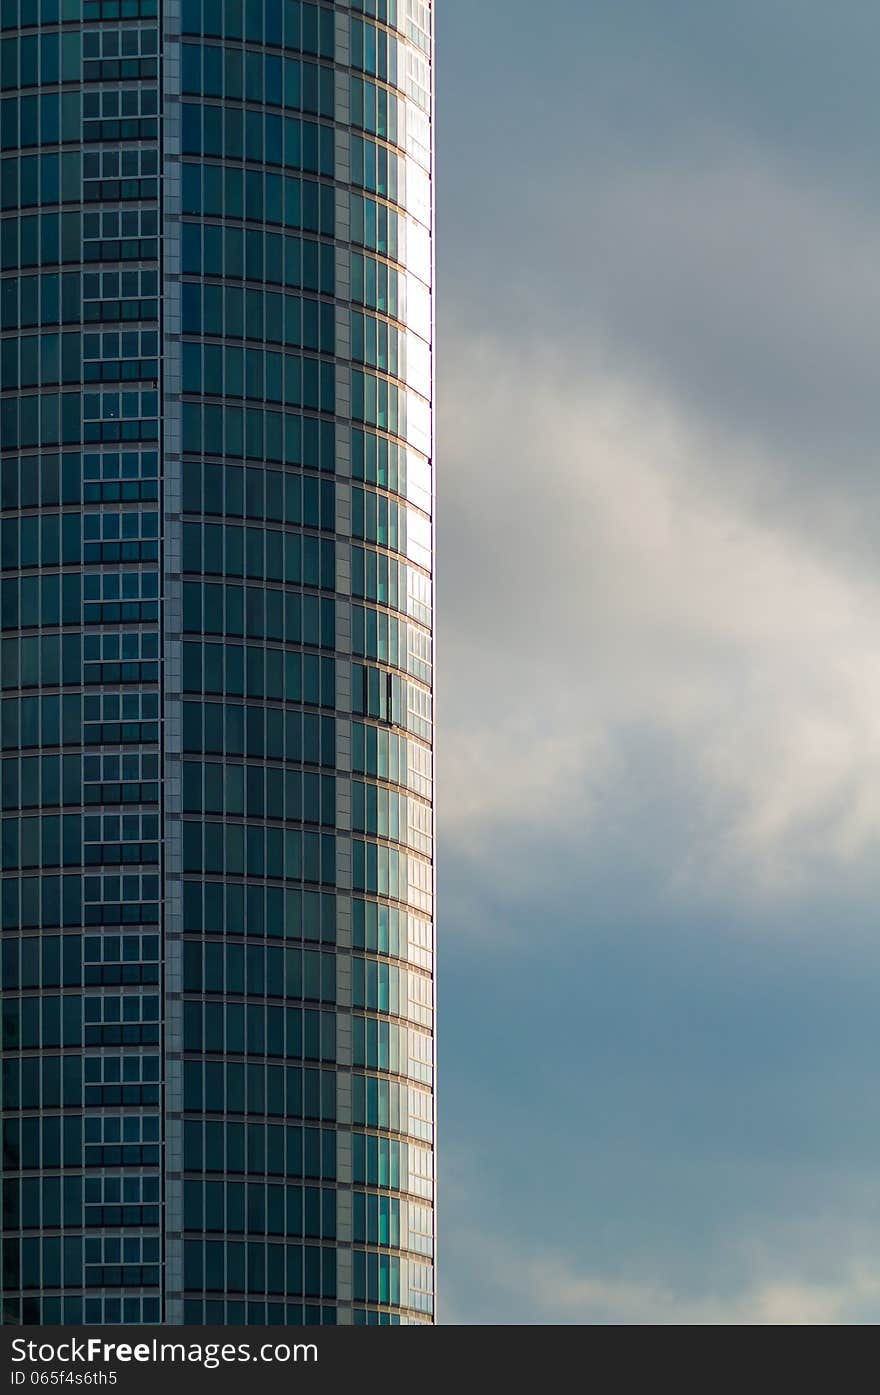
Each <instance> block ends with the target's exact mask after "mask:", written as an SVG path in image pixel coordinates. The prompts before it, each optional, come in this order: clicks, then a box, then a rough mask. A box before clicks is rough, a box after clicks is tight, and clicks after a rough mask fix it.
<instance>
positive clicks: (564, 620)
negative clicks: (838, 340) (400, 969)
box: [439, 330, 880, 892]
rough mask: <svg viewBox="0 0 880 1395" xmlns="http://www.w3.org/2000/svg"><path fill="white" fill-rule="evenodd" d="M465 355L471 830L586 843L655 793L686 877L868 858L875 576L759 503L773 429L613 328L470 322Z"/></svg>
mask: <svg viewBox="0 0 880 1395" xmlns="http://www.w3.org/2000/svg"><path fill="white" fill-rule="evenodd" d="M445 356H446V363H447V367H446V370H445V375H444V381H443V386H442V398H441V413H442V419H443V421H444V422H445V431H444V471H443V485H442V492H441V501H440V504H441V509H440V528H441V536H440V557H441V564H442V563H443V562H444V559H445V566H444V567H443V570H442V573H441V578H440V585H441V588H442V605H441V616H445V623H444V622H443V621H441V623H442V624H444V627H443V628H442V629H441V635H440V642H441V654H442V656H443V657H442V663H441V682H442V674H443V672H444V670H445V672H446V673H447V674H452V675H454V681H452V682H449V683H447V686H446V688H445V690H444V689H441V712H442V713H443V717H444V721H443V729H444V730H445V749H444V750H443V752H442V759H441V762H440V769H441V783H440V786H439V798H440V804H441V820H442V822H441V826H444V824H445V827H446V831H447V839H448V840H449V841H450V842H451V845H452V846H455V847H459V848H462V849H467V848H470V849H472V850H474V851H475V852H476V851H477V850H479V851H481V852H485V843H486V840H487V839H488V840H492V839H496V840H497V839H498V838H499V836H500V834H502V833H503V834H505V836H506V835H507V834H508V833H509V831H510V829H511V827H516V826H519V827H520V828H521V829H523V830H531V831H532V832H533V833H534V832H536V831H540V833H541V835H542V836H543V835H547V836H549V835H550V833H551V831H552V834H553V836H556V835H557V834H558V833H559V831H560V830H562V831H563V836H566V837H567V838H568V839H569V840H570V841H571V843H572V845H573V846H575V847H578V846H580V847H581V849H582V852H583V855H584V856H587V855H588V854H589V847H590V842H591V839H592V837H593V832H594V830H595V823H596V819H597V816H598V815H599V814H600V813H601V817H602V821H603V824H604V825H606V826H607V824H608V821H609V819H611V820H612V821H613V820H614V818H615V817H620V818H623V819H629V818H632V817H633V816H634V815H635V817H636V818H637V817H638V810H639V807H640V805H641V804H644V805H648V804H650V806H651V807H652V810H653V812H654V813H655V814H656V815H659V817H660V819H661V822H665V824H666V828H665V829H661V832H660V837H661V841H662V842H663V844H664V855H665V856H667V857H669V856H670V854H671V860H670V862H669V865H668V868H667V872H666V878H667V882H668V884H669V885H670V886H673V885H675V884H676V883H682V882H688V881H694V879H696V880H697V881H698V882H705V880H706V878H707V876H711V875H713V874H722V873H724V872H726V873H727V874H731V875H734V876H737V877H741V876H742V874H743V872H746V873H748V874H749V876H751V877H753V878H755V884H756V885H760V887H761V888H762V889H763V890H764V891H776V892H780V891H781V892H788V891H790V890H792V888H796V889H803V887H804V886H805V885H806V884H808V883H809V882H810V881H811V880H812V879H814V878H815V877H816V876H817V875H818V876H822V877H826V878H827V877H828V876H829V875H832V876H833V875H842V874H843V873H845V872H851V871H852V870H853V868H854V867H855V866H856V864H857V863H859V862H860V861H864V860H866V859H867V858H869V857H871V858H873V857H874V854H875V853H876V851H877V849H878V846H880V644H878V627H877V621H876V616H877V614H878V606H880V578H878V576H876V575H874V574H872V573H871V572H869V571H867V570H866V569H865V568H864V567H861V566H857V565H854V564H853V563H852V560H851V557H850V555H849V553H848V552H846V551H845V550H843V549H841V550H840V551H839V552H837V553H835V551H834V550H833V549H829V548H828V546H827V545H826V543H825V541H824V540H822V541H818V540H815V539H813V538H812V537H811V536H810V534H809V532H806V531H804V530H803V529H801V530H800V531H798V530H797V528H792V529H787V528H785V527H784V526H782V524H781V523H780V522H779V521H778V520H774V521H770V522H768V521H767V520H766V519H765V518H764V517H762V509H761V499H760V495H759V494H758V495H756V494H755V491H754V489H753V487H752V485H751V483H750V484H749V485H748V486H747V487H746V488H741V487H740V485H739V483H738V482H739V481H741V480H746V481H749V482H752V481H754V480H755V479H761V478H764V477H772V475H773V472H774V470H775V468H776V461H775V458H774V457H773V456H772V454H769V453H768V452H767V451H766V449H765V448H764V447H763V445H762V443H761V441H760V439H759V438H755V437H752V436H742V437H737V436H736V435H735V434H733V433H731V432H730V431H729V430H719V429H717V428H715V427H714V426H713V424H712V423H711V421H706V420H701V419H700V418H696V417H694V416H693V415H692V414H691V415H689V414H687V413H686V412H684V411H683V410H682V409H681V407H680V406H678V405H677V404H676V403H675V401H674V400H673V399H671V398H670V397H669V396H668V395H664V394H663V393H661V392H659V391H658V390H657V388H656V386H654V385H652V384H650V383H645V382H642V381H639V380H638V378H636V377H634V376H633V375H632V374H631V373H630V374H623V373H620V372H614V371H612V370H611V369H610V368H609V366H608V363H607V361H606V360H605V359H604V357H603V353H602V351H601V349H600V348H599V347H596V346H595V345H594V346H591V345H589V344H586V345H585V346H584V347H583V349H582V350H581V352H580V353H579V354H578V355H577V356H575V355H574V354H568V355H563V354H558V355H557V354H554V353H552V352H551V351H549V350H547V349H546V348H534V347H529V346H525V347H519V348H517V347H515V346H511V344H510V343H506V342H501V341H500V340H498V339H495V338H492V337H491V336H481V337H472V336H470V335H468V334H467V332H466V330H465V331H459V333H458V334H457V336H456V340H455V343H454V346H452V345H450V342H449V338H447V343H446V346H445ZM646 743H647V745H648V746H650V748H651V755H650V761H649V763H648V764H647V765H644V764H642V765H641V766H640V764H639V761H638V760H637V759H636V757H637V756H639V755H644V748H645V744H646ZM646 779H647V780H649V781H652V782H653V787H652V788H651V789H647V788H644V787H643V788H641V789H640V784H642V785H643V782H644V781H645V780H646ZM664 785H666V786H667V787H668V789H669V790H670V793H672V794H674V799H675V804H672V803H670V804H669V805H667V806H666V807H665V808H664V807H663V798H662V790H663V787H664ZM683 798H684V799H686V800H687V801H688V802H689V807H687V805H685V806H682V803H681V801H682V799H683ZM676 828H677V829H678V830H679V832H680V835H681V836H680V841H679V843H678V846H675V843H674V840H673V846H672V847H671V848H670V847H669V844H668V837H669V831H670V830H671V829H676Z"/></svg>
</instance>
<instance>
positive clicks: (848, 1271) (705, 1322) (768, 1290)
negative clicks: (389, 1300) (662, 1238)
mask: <svg viewBox="0 0 880 1395" xmlns="http://www.w3.org/2000/svg"><path fill="white" fill-rule="evenodd" d="M458 1258H459V1259H460V1256H458ZM467 1263H468V1272H469V1273H470V1276H471V1279H472V1281H474V1282H476V1284H477V1285H478V1286H479V1288H480V1289H481V1290H482V1291H484V1292H485V1293H487V1294H489V1295H491V1296H490V1298H489V1302H488V1304H487V1307H486V1308H484V1309H483V1310H482V1311H481V1310H479V1309H478V1310H477V1311H474V1309H473V1307H472V1305H471V1304H470V1303H462V1304H461V1305H460V1306H457V1305H456V1298H455V1294H454V1292H453V1294H452V1297H451V1299H450V1300H449V1301H448V1302H447V1303H446V1305H445V1307H444V1308H443V1309H442V1310H441V1321H443V1322H445V1323H455V1324H460V1323H467V1322H477V1323H480V1322H500V1323H516V1324H524V1323H525V1324H537V1325H540V1324H546V1323H562V1324H578V1325H580V1324H590V1325H608V1324H615V1325H618V1324H622V1325H646V1324H647V1325H675V1326H687V1327H691V1326H767V1325H769V1326H828V1325H832V1326H836V1325H839V1324H850V1323H863V1322H870V1321H873V1320H874V1319H873V1318H872V1317H871V1313H872V1312H873V1313H876V1310H877V1305H878V1302H880V1266H878V1265H877V1264H876V1263H865V1262H863V1261H861V1260H854V1259H849V1258H847V1259H846V1260H845V1262H844V1265H843V1266H842V1272H838V1273H834V1274H833V1275H832V1276H828V1277H824V1278H822V1277H804V1276H803V1275H802V1274H800V1273H798V1271H797V1268H796V1266H791V1267H789V1266H786V1264H785V1263H784V1262H783V1263H782V1264H781V1265H780V1266H779V1268H778V1270H777V1271H776V1272H775V1273H773V1272H772V1271H771V1272H770V1273H766V1274H760V1273H759V1274H755V1275H754V1276H752V1277H750V1278H747V1279H746V1280H745V1281H744V1282H742V1283H741V1284H739V1285H738V1286H734V1287H733V1288H732V1289H731V1291H730V1292H729V1293H724V1292H723V1291H721V1288H720V1286H718V1285H715V1286H714V1291H713V1285H712V1284H711V1283H710V1284H708V1285H706V1286H705V1288H704V1291H703V1292H702V1293H700V1294H699V1295H697V1294H694V1293H693V1292H686V1291H684V1290H683V1289H681V1288H676V1287H675V1286H674V1285H671V1284H670V1285H666V1284H663V1283H654V1282H650V1281H638V1280H629V1279H617V1278H611V1277H609V1276H607V1275H603V1274H601V1273H590V1272H589V1271H586V1272H585V1271H584V1270H581V1269H579V1268H578V1267H576V1266H574V1265H572V1263H571V1262H570V1260H568V1259H567V1258H566V1257H565V1256H563V1255H561V1254H558V1253H548V1252H540V1251H535V1252H523V1251H522V1250H518V1249H516V1248H515V1247H509V1246H504V1245H500V1244H499V1243H498V1242H497V1241H496V1240H495V1239H494V1238H493V1237H491V1236H477V1235H474V1236H471V1237H470V1240H469V1243H468V1245H467Z"/></svg>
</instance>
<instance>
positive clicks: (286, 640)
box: [0, 0, 434, 1325]
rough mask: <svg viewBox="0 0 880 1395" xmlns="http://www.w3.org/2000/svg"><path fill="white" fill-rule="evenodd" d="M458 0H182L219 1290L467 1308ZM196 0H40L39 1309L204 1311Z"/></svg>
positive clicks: (16, 1180)
mask: <svg viewBox="0 0 880 1395" xmlns="http://www.w3.org/2000/svg"><path fill="white" fill-rule="evenodd" d="M430 8H431V7H430V5H426V4H424V3H422V0H418V3H416V0H399V2H398V0H361V2H360V3H357V4H353V5H352V6H351V7H348V6H345V7H344V15H338V14H337V13H336V12H335V11H336V7H335V6H334V5H332V4H330V3H326V2H325V0H320V3H314V0H227V2H226V3H224V4H223V5H215V4H214V3H208V0H179V4H175V6H174V9H175V11H176V12H178V18H179V24H180V29H181V58H182V68H181V71H182V83H181V88H182V91H181V98H182V101H181V114H182V123H181V137H182V142H181V159H182V163H181V167H180V168H181V207H182V219H181V222H180V226H179V242H180V246H179V251H180V265H181V291H182V301H181V310H182V320H181V328H182V341H181V351H182V352H181V367H182V384H181V386H182V394H183V395H182V403H181V407H180V415H181V425H182V487H183V493H182V500H181V503H182V510H183V513H182V536H181V541H182V553H181V563H182V597H181V599H182V611H181V619H182V635H181V674H182V704H181V708H182V756H181V763H180V777H181V800H182V803H181V826H182V831H183V836H182V865H181V870H180V876H181V881H182V930H183V941H184V943H183V965H182V982H181V988H182V995H183V1057H184V1059H183V1086H182V1089H183V1093H182V1103H183V1120H182V1125H183V1134H182V1155H181V1156H182V1166H183V1192H182V1197H183V1213H182V1223H183V1248H182V1289H181V1291H180V1297H181V1300H182V1301H181V1307H180V1313H181V1315H182V1317H183V1320H184V1321H186V1322H192V1323H198V1324H201V1323H209V1324H211V1323H223V1322H227V1323H245V1322H247V1323H260V1324H262V1323H270V1324H279V1325H280V1324H284V1323H286V1324H291V1323H292V1324H301V1323H307V1324H321V1323H323V1324H334V1323H336V1322H339V1321H342V1322H354V1323H383V1324H385V1323H390V1324H396V1323H399V1322H421V1321H431V1320H432V1316H433V1308H432V1290H433V1275H432V1267H431V1266H432V1258H433V1215H432V1201H433V1143H434V1119H433V1097H432V1085H433V1024H434V1001H433V963H434V957H433V926H432V919H431V918H432V911H433V821H432V810H431V800H432V794H433V766H432V753H431V743H432V730H433V729H432V698H431V689H432V675H433V669H432V626H433V595H432V580H431V577H432V555H431V550H432V524H431V517H432V507H433V504H432V500H433V484H432V460H431V431H430V406H429V402H430V395H431V383H430V373H431V370H430V355H431V309H430V306H431V293H432V288H431V280H432V257H431V236H432V229H431V207H430V176H431V156H430V150H431V140H430V128H429V119H428V118H429V115H430V57H431V43H430V24H431V15H430ZM162 9H163V5H162V3H160V0H34V3H33V5H27V6H25V4H24V0H0V89H2V91H0V102H2V108H0V117H2V120H0V368H2V372H0V675H2V676H0V688H2V692H0V994H2V1040H3V1047H4V1055H3V1062H2V1085H3V1117H2V1129H3V1149H4V1179H3V1195H2V1218H3V1247H2V1264H3V1274H2V1290H3V1321H4V1322H24V1323H26V1324H33V1323H51V1322H64V1323H83V1322H87V1323H94V1322H110V1323H114V1322H146V1323H154V1322H159V1321H161V1320H162V1319H163V1317H164V1313H165V1307H164V1303H165V1295H164V1293H163V1280H162V1259H163V1226H164V1225H165V1215H164V1206H163V1190H162V1181H161V1175H162V1169H163V1157H162V1130H161V1125H160V1117H161V1111H162V1102H163V1076H164V1065H163V1040H162V1009H161V1004H162V992H163V984H162V961H163V951H162V914H163V911H162V896H161V886H162V876H161V872H162V869H161V866H160V854H161V846H162V841H163V830H162V761H161V759H160V755H161V743H162V720H161V712H162V706H163V694H162V687H163V661H164V655H163V648H162V640H161V630H160V624H161V619H162V603H163V597H162V582H161V580H160V573H161V571H162V545H163V543H162V536H161V534H162V527H161V516H160V513H161V508H162V503H163V501H162V491H163V478H162V452H161V447H160V442H161V441H162V438H163V396H162V393H163V387H162V381H161V372H162V368H161V365H162V345H161V324H162V304H161V297H162V289H161V275H160V271H161V256H162V250H163V249H162V246H161V228H160V216H159V194H160V188H161V180H162V176H163V165H162V152H161V149H160V145H159V130H160V124H161V114H162V113H161V100H162V98H161V90H162V89H161V72H160V67H161V57H160V55H161V53H162V50H163V44H162ZM340 20H342V22H343V23H342V27H341V26H340ZM343 28H344V29H346V30H348V35H347V38H346V40H345V41H344V42H343V41H342V39H341V37H340V35H341V33H342V29H343ZM337 45H339V47H337ZM342 94H344V95H342ZM346 148H347V151H348V156H349V160H348V162H347V163H345V164H344V165H343V166H342V167H341V169H340V168H337V156H338V154H339V152H340V150H345V149H346ZM340 175H342V176H344V178H345V181H346V182H345V183H343V184H342V185H341V187H339V186H338V185H337V180H338V179H339V178H340ZM341 207H344V208H345V209H346V213H347V215H348V216H346V217H342V215H341V214H340V213H339V212H338V210H339V209H340V208H341ZM343 752H344V753H345V754H343ZM348 868H350V871H349V870H346V869H348ZM340 1071H345V1072H346V1079H350V1082H351V1088H350V1091H348V1090H347V1089H346V1091H345V1092H341V1091H340V1085H339V1082H340V1079H341V1077H340Z"/></svg>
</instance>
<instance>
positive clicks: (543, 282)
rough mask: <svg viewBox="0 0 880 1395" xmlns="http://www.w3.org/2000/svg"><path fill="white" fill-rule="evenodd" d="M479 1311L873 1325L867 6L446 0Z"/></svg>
mask: <svg viewBox="0 0 880 1395" xmlns="http://www.w3.org/2000/svg"><path fill="white" fill-rule="evenodd" d="M435 8H436V11H437V26H438V169H439V175H438V196H439V229H438V246H439V287H438V307H439V373H440V381H439V419H438V426H439V446H438V466H439V475H438V478H439V481H440V497H439V586H438V601H439V615H440V628H439V643H438V663H439V676H440V693H439V717H440V745H439V772H440V780H439V816H440V858H441V860H440V865H439V874H440V900H439V934H440V936H441V943H442V953H441V960H440V984H439V989H440V995H441V1001H442V1012H441V1018H440V1032H441V1037H440V1067H441V1068H440V1097H439V1107H440V1123H441V1136H440V1137H441V1154H440V1157H441V1178H440V1194H439V1221H440V1240H441V1248H440V1255H439V1266H440V1268H439V1276H440V1295H441V1319H442V1320H444V1321H447V1322H450V1321H451V1322H537V1323H541V1322H576V1323H580V1322H598V1323H618V1322H650V1323H667V1322H669V1323H695V1322H712V1323H715V1322H721V1323H741V1322H747V1323H754V1322H770V1323H779V1322H782V1323H798V1322H805V1323H853V1322H856V1323H858V1322H875V1321H877V1319H878V1316H880V1109H878V1104H877V1099H878V1080H880V1027H878V1021H880V1013H878V1000H880V556H878V550H880V451H878V442H880V430H878V426H880V391H878V381H877V380H878V372H880V182H878V177H877V149H878V134H880V131H878V126H880V122H878V115H880V112H878V107H880V99H878V95H877V92H878V87H877V56H878V53H880V8H878V6H877V4H876V0H837V3H835V4H829V3H828V0H736V3H735V4H733V3H727V0H723V2H722V0H665V3H658V0H625V3H623V2H622V0H545V3H540V4H539V3H536V0H436V5H435Z"/></svg>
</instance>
